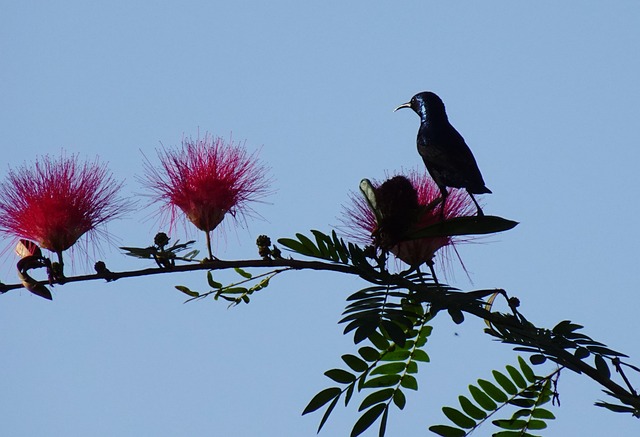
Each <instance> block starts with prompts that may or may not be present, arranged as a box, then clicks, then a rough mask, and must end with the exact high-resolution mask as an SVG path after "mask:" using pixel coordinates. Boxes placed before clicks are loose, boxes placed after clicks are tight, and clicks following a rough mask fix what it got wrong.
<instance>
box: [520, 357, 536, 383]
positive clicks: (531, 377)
mask: <svg viewBox="0 0 640 437" xmlns="http://www.w3.org/2000/svg"><path fill="white" fill-rule="evenodd" d="M518 364H520V369H522V373H523V375H524V377H525V378H527V381H529V382H536V381H537V379H536V374H535V373H533V370H532V369H531V367H529V365H528V364H527V363H526V362H525V360H524V359H522V357H518Z"/></svg>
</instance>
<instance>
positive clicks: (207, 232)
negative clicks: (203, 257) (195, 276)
mask: <svg viewBox="0 0 640 437" xmlns="http://www.w3.org/2000/svg"><path fill="white" fill-rule="evenodd" d="M204 233H205V235H206V236H207V251H208V252H209V259H210V260H211V261H213V260H215V259H217V258H214V256H213V252H212V251H211V231H205V232H204Z"/></svg>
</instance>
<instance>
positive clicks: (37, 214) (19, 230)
mask: <svg viewBox="0 0 640 437" xmlns="http://www.w3.org/2000/svg"><path fill="white" fill-rule="evenodd" d="M121 186H122V184H121V183H116V182H115V181H114V179H113V177H112V175H111V173H109V172H108V170H107V167H106V165H103V164H99V163H98V161H97V160H96V161H95V162H92V163H90V162H85V163H82V164H81V163H79V162H78V158H77V156H73V155H72V156H71V157H66V156H65V155H64V154H63V155H61V156H60V158H53V157H50V156H48V155H46V156H44V157H42V158H41V159H37V160H36V162H35V165H32V166H27V165H23V166H22V167H21V168H19V169H17V170H12V169H10V170H9V174H8V177H7V180H5V181H4V182H3V183H1V184H0V231H1V232H2V233H4V234H6V235H11V236H14V237H17V238H26V239H29V240H34V241H36V242H37V243H38V244H39V245H40V246H42V247H44V248H45V249H48V250H50V251H52V252H55V253H57V254H58V256H59V258H60V257H61V254H62V252H63V251H65V250H67V249H69V248H70V247H71V246H73V245H74V244H75V243H76V242H77V241H78V239H79V238H80V237H82V236H83V235H85V234H87V238H88V239H93V238H94V237H95V236H96V232H98V231H99V229H98V227H99V226H100V225H102V224H103V223H105V222H106V221H108V220H111V219H113V218H116V217H118V216H120V215H121V214H122V213H124V212H125V211H126V209H127V205H128V204H127V203H126V202H125V201H123V200H121V199H119V198H118V197H117V195H118V192H119V190H120V188H121ZM87 241H88V240H87ZM60 261H61V259H60Z"/></svg>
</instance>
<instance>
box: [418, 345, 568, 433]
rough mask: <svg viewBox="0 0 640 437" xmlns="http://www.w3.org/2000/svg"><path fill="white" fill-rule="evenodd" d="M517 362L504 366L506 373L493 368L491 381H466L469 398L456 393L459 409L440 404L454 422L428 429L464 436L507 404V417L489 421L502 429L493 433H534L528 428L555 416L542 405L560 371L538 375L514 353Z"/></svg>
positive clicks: (549, 397)
mask: <svg viewBox="0 0 640 437" xmlns="http://www.w3.org/2000/svg"><path fill="white" fill-rule="evenodd" d="M518 364H519V367H520V369H517V368H516V367H514V366H507V367H506V374H505V373H502V372H498V371H497V370H494V371H493V377H494V380H495V383H493V382H490V381H488V380H486V379H478V384H477V385H469V393H470V395H471V398H472V399H473V401H472V400H470V399H469V398H468V397H466V396H462V395H461V396H459V397H458V401H459V403H460V409H456V408H452V407H443V408H442V412H443V413H444V414H445V416H447V418H448V419H449V420H450V421H451V422H453V424H454V425H455V426H451V425H435V426H431V427H429V430H430V431H432V432H434V433H435V434H438V435H440V436H443V437H458V436H467V435H469V434H471V433H472V432H473V431H474V430H476V429H477V428H478V427H479V426H480V425H482V424H483V423H485V422H486V421H487V420H489V419H490V418H491V417H492V416H493V415H494V414H495V413H497V412H498V411H500V410H501V409H502V408H504V407H507V406H511V407H513V408H516V411H515V412H513V414H512V415H511V417H510V418H509V419H494V420H492V422H491V423H492V424H493V425H495V426H496V427H498V428H501V429H502V430H503V431H499V432H497V433H495V434H494V436H503V437H507V436H525V437H534V436H533V434H530V433H529V431H532V430H541V429H545V428H546V427H547V424H546V422H545V420H553V419H555V416H554V414H553V413H552V412H551V411H549V410H547V409H545V408H542V406H543V405H545V404H547V403H549V402H550V401H551V400H552V399H554V396H555V392H554V386H555V382H554V379H553V378H554V377H556V378H557V377H558V376H559V375H560V370H557V371H554V372H553V373H551V374H550V375H548V376H545V377H539V376H536V375H535V374H534V372H533V370H532V369H531V367H529V366H528V365H527V363H526V362H525V361H524V360H523V359H522V358H521V357H518ZM507 375H508V376H507Z"/></svg>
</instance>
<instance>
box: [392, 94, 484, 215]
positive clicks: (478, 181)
mask: <svg viewBox="0 0 640 437" xmlns="http://www.w3.org/2000/svg"><path fill="white" fill-rule="evenodd" d="M401 108H411V109H413V111H414V112H415V113H416V114H418V115H419V116H420V129H419V130H418V140H417V143H418V153H420V156H422V160H423V161H424V164H425V165H426V166H427V170H428V171H429V174H430V175H431V177H432V178H433V180H434V181H435V183H436V184H437V185H438V187H439V188H440V192H441V193H442V212H443V214H444V205H445V202H446V200H447V196H448V195H449V193H448V192H447V187H453V188H466V190H467V192H468V193H469V196H471V200H473V203H475V205H476V207H477V208H478V215H479V216H481V215H484V214H483V213H482V208H480V205H479V204H478V202H476V199H475V198H474V197H473V195H474V194H484V193H491V190H489V189H488V188H487V187H486V186H485V184H484V180H483V179H482V174H480V169H479V168H478V164H477V163H476V160H475V158H474V157H473V154H472V153H471V150H470V149H469V146H467V143H465V141H464V138H462V135H460V133H458V131H457V130H456V129H455V128H454V127H453V126H452V125H451V123H449V119H448V117H447V112H446V111H445V109H444V103H443V102H442V100H441V99H440V97H438V96H437V95H436V94H435V93H432V92H430V91H424V92H421V93H418V94H416V95H415V96H413V97H412V98H411V100H410V101H409V102H407V103H403V104H402V105H400V106H398V107H397V108H396V109H395V111H397V110H398V109H401Z"/></svg>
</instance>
